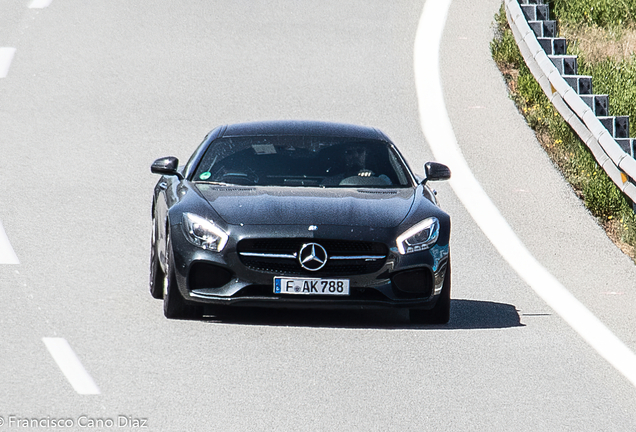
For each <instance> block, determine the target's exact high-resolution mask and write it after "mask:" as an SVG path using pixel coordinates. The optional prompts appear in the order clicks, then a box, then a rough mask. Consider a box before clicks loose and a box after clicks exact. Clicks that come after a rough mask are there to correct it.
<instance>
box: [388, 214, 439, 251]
mask: <svg viewBox="0 0 636 432" xmlns="http://www.w3.org/2000/svg"><path fill="white" fill-rule="evenodd" d="M438 237H439V221H438V220H437V218H435V217H431V218H428V219H424V220H423V221H422V222H420V223H418V224H415V225H413V226H412V227H411V228H409V229H408V230H406V231H405V232H404V233H403V234H402V235H400V236H399V237H398V238H397V240H396V241H397V247H398V251H400V254H402V255H405V254H408V253H411V252H419V251H423V250H426V249H428V248H430V247H431V246H432V245H434V244H435V242H436V241H437V238H438Z"/></svg>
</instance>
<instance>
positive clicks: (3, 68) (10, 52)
mask: <svg viewBox="0 0 636 432" xmlns="http://www.w3.org/2000/svg"><path fill="white" fill-rule="evenodd" d="M14 55H15V48H11V47H0V78H5V77H6V76H7V74H8V73H9V67H10V66H11V62H12V61H13V56H14Z"/></svg>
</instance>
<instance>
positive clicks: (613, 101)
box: [579, 55, 636, 136]
mask: <svg viewBox="0 0 636 432" xmlns="http://www.w3.org/2000/svg"><path fill="white" fill-rule="evenodd" d="M579 73H580V74H582V75H590V76H592V85H593V88H594V93H596V94H607V95H609V101H610V106H609V108H610V115H613V116H619V115H628V116H629V118H630V120H634V119H636V56H634V55H632V57H630V58H627V59H624V60H622V61H620V62H616V61H614V60H612V59H606V60H603V61H602V62H599V63H596V64H589V63H588V62H586V61H585V58H584V57H583V56H580V57H579ZM635 125H636V123H635ZM631 129H636V127H632V128H631ZM630 136H634V133H633V132H631V134H630Z"/></svg>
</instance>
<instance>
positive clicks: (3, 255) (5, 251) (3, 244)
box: [0, 222, 20, 264]
mask: <svg viewBox="0 0 636 432" xmlns="http://www.w3.org/2000/svg"><path fill="white" fill-rule="evenodd" d="M0 264H20V260H19V259H18V256H17V255H16V254H15V252H14V251H13V248H12V247H11V243H10V242H9V237H7V233H5V232H4V228H3V227H2V222H0Z"/></svg>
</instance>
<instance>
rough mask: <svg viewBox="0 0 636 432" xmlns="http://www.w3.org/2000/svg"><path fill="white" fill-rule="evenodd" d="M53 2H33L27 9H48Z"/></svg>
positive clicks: (46, 0) (44, 0)
mask: <svg viewBox="0 0 636 432" xmlns="http://www.w3.org/2000/svg"><path fill="white" fill-rule="evenodd" d="M52 1H53V0H33V1H32V2H31V4H30V5H29V9H44V8H45V7H48V6H49V5H50V4H51V2H52Z"/></svg>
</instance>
